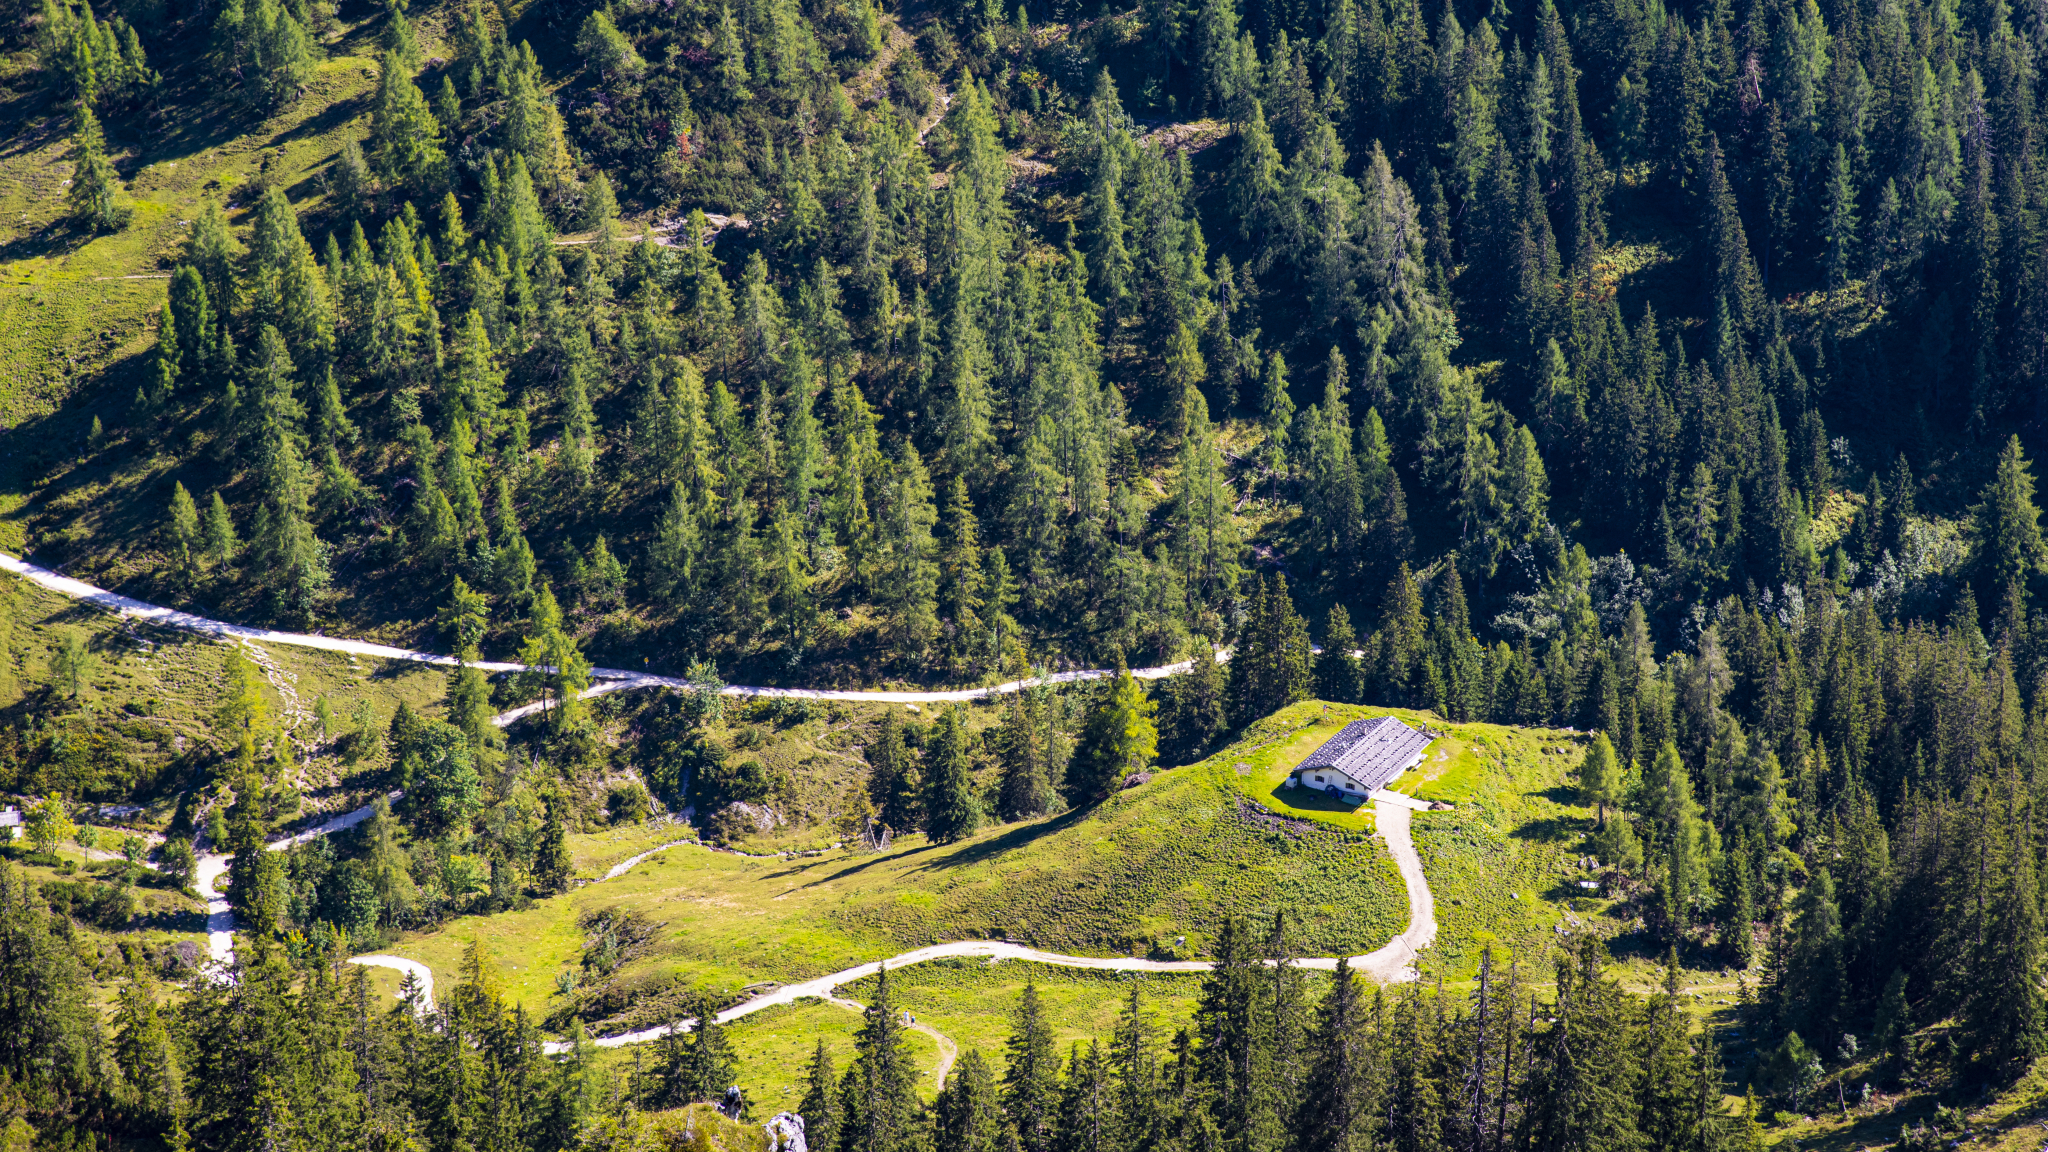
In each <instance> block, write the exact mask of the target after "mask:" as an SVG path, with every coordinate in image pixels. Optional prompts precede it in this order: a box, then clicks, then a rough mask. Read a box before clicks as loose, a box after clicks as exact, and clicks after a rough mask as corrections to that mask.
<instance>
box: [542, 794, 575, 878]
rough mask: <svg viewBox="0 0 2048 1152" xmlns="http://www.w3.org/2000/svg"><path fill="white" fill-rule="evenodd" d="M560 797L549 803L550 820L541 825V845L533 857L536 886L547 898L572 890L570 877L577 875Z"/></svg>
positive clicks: (549, 798)
mask: <svg viewBox="0 0 2048 1152" xmlns="http://www.w3.org/2000/svg"><path fill="white" fill-rule="evenodd" d="M562 803H563V801H562V800H561V798H560V797H558V796H549V797H548V800H547V807H548V814H547V819H546V820H545V821H544V822H542V824H541V829H540V843H539V844H538V845H536V846H535V848H534V854H533V883H534V887H536V888H538V889H540V891H541V894H542V895H544V896H552V895H555V894H556V893H559V892H566V891H568V889H569V877H570V876H571V875H573V874H574V872H575V865H574V864H573V863H572V862H571V861H570V859H569V835H568V828H567V827H566V826H565V825H564V824H563V822H562V813H561V805H562Z"/></svg>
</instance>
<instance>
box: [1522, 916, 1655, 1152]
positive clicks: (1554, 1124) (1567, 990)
mask: <svg viewBox="0 0 2048 1152" xmlns="http://www.w3.org/2000/svg"><path fill="white" fill-rule="evenodd" d="M1604 952H1605V949H1604V946H1603V945H1602V944H1601V942H1600V941H1599V939H1598V938H1597V937H1594V936H1591V935H1587V936H1581V937H1579V938H1578V939H1577V940H1576V941H1575V942H1574V943H1573V945H1572V950H1571V953H1570V954H1568V955H1565V956H1561V957H1559V958H1558V959H1557V962H1556V963H1557V966H1556V971H1557V1000H1556V1004H1555V1007H1554V1009H1553V1011H1555V1012H1556V1023H1554V1024H1552V1025H1551V1026H1550V1029H1549V1031H1548V1032H1547V1033H1544V1034H1540V1035H1538V1036H1537V1037H1535V1041H1536V1048H1535V1050H1534V1052H1533V1053H1532V1060H1531V1063H1532V1067H1531V1070H1530V1075H1529V1085H1528V1087H1527V1089H1526V1090H1525V1093H1526V1095H1525V1099H1526V1100H1527V1101H1528V1112H1527V1116H1526V1121H1525V1123H1526V1125H1527V1130H1528V1134H1529V1137H1530V1142H1529V1147H1532V1148H1539V1149H1559V1150H1562V1149H1567V1148H1569V1149H1585V1150H1587V1152H1624V1150H1629V1149H1636V1148H1640V1147H1644V1146H1645V1145H1644V1144H1643V1142H1642V1137H1641V1135H1640V1133H1639V1132H1638V1131H1637V1127H1636V1116H1637V1112H1638V1107H1637V1103H1636V1100H1635V1099H1634V1094H1633V1087H1634V1084H1633V1082H1634V1079H1635V1078H1634V1075H1633V1071H1634V1067H1635V1063H1636V1049H1635V1047H1634V1044H1635V1041H1634V1029H1633V1028H1631V1027H1630V1022H1631V1017H1632V1016H1633V1015H1634V1012H1635V1009H1634V1008H1633V1006H1632V1005H1630V1004H1629V1003H1628V1002H1627V997H1626V995H1625V994H1624V993H1623V992H1622V991H1621V989H1620V988H1619V987H1617V986H1616V985H1615V984H1613V983H1612V982H1610V981H1607V980H1605V979H1603V978H1602V977H1601V974H1600V964H1601V961H1602V959H1603V957H1604Z"/></svg>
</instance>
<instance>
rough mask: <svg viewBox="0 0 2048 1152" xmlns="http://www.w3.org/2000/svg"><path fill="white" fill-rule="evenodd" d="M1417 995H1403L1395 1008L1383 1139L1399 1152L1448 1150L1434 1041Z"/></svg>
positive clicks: (1434, 1037)
mask: <svg viewBox="0 0 2048 1152" xmlns="http://www.w3.org/2000/svg"><path fill="white" fill-rule="evenodd" d="M1424 1016H1425V1010H1424V1004H1423V1002H1422V999H1421V998H1420V997H1416V996H1404V997H1402V998H1401V999H1400V1001H1399V1002H1398V1003H1396V1004H1395V1006H1394V1020H1393V1037H1392V1038H1393V1045H1392V1047H1393V1051H1392V1052H1391V1053H1390V1056H1391V1059H1390V1060H1389V1062H1388V1064H1389V1067H1388V1069H1387V1098H1386V1104H1385V1108H1386V1127H1387V1138H1388V1140H1389V1141H1390V1142H1391V1143H1392V1145H1393V1146H1394V1147H1395V1148H1398V1149H1401V1150H1402V1152H1448V1150H1447V1149H1445V1147H1444V1132H1445V1122H1446V1120H1447V1119H1448V1117H1447V1116H1446V1108H1447V1103H1448V1102H1447V1101H1446V1100H1445V1099H1444V1096H1445V1092H1444V1089H1445V1087H1446V1086H1445V1085H1444V1084H1442V1083H1440V1082H1439V1080H1438V1077H1437V1069H1438V1066H1439V1064H1440V1063H1441V1061H1440V1058H1439V1057H1440V1053H1439V1052H1438V1046H1439V1045H1438V1037H1437V1036H1436V1034H1435V1031H1436V1030H1435V1029H1434V1028H1433V1027H1432V1025H1431V1022H1430V1021H1428V1020H1426V1019H1425V1018H1424Z"/></svg>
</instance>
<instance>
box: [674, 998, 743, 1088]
mask: <svg viewBox="0 0 2048 1152" xmlns="http://www.w3.org/2000/svg"><path fill="white" fill-rule="evenodd" d="M738 1071H739V1057H737V1056H735V1055H734V1054H733V1050H732V1044H731V1042H730V1041H728V1040H727V1039H726V1038H725V1027H724V1025H721V1024H720V1023H719V1022H718V1013H717V1011H716V1010H714V1009H713V1008H712V1006H711V1002H710V1001H709V1000H702V1001H699V1002H698V1004H697V1027H696V1028H695V1029H694V1030H692V1031H691V1033H690V1056H689V1071H688V1074H687V1075H686V1076H685V1077H684V1084H685V1086H686V1087H687V1088H688V1090H689V1097H690V1099H692V1100H716V1099H718V1098H719V1097H721V1096H723V1095H724V1094H725V1090H726V1089H727V1088H729V1087H731V1086H732V1084H733V1077H734V1076H735V1075H736V1074H737V1073H738Z"/></svg>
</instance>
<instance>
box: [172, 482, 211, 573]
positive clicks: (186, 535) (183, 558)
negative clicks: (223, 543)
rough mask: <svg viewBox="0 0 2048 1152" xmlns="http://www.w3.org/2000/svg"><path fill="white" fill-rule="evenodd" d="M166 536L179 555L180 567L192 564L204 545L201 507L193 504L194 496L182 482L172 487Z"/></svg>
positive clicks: (175, 483)
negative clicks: (200, 521)
mask: <svg viewBox="0 0 2048 1152" xmlns="http://www.w3.org/2000/svg"><path fill="white" fill-rule="evenodd" d="M165 535H166V537H168V542H169V544H170V545H171V548H172V549H173V550H174V551H175V552H176V553H177V556H178V563H179V564H180V565H186V564H190V563H191V562H192V560H193V557H194V555H195V554H196V553H197V552H198V550H199V549H200V547H201V546H202V543H203V541H202V538H201V536H200V532H199V507H198V505H196V504H194V503H192V494H191V493H190V492H187V491H185V485H184V484H183V483H182V482H174V483H173V484H172V485H171V511H170V521H169V523H168V524H166V525H165Z"/></svg>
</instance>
